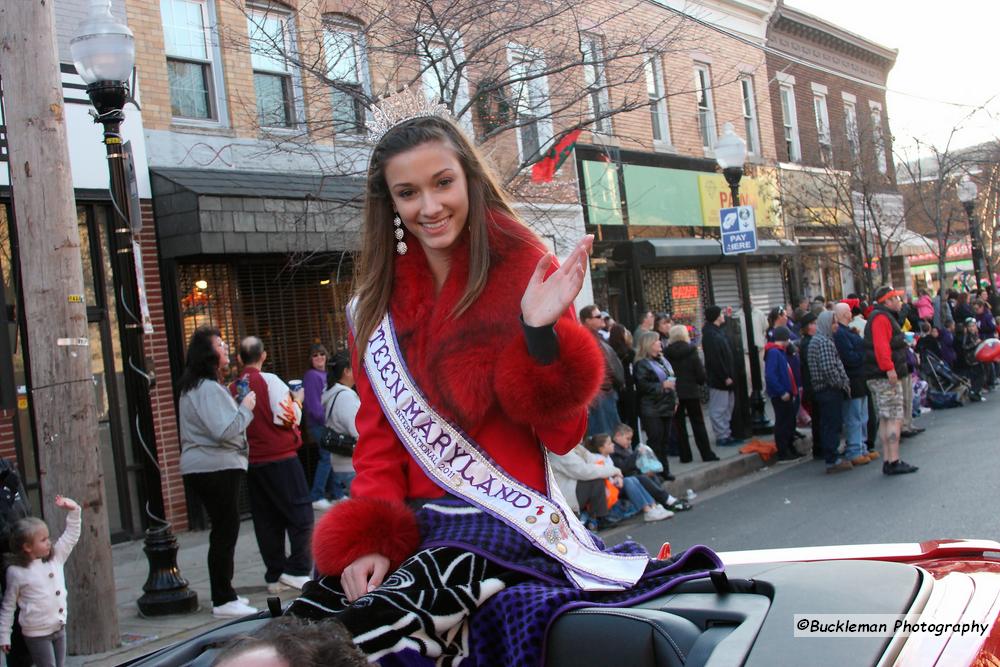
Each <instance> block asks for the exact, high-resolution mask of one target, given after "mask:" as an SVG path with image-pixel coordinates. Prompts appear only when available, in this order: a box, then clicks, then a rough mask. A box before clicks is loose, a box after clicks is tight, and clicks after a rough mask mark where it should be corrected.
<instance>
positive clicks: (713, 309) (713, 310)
mask: <svg viewBox="0 0 1000 667" xmlns="http://www.w3.org/2000/svg"><path fill="white" fill-rule="evenodd" d="M721 314H722V308H719V307H718V306H709V307H708V308H706V309H705V321H706V322H714V321H715V320H717V319H719V315H721Z"/></svg>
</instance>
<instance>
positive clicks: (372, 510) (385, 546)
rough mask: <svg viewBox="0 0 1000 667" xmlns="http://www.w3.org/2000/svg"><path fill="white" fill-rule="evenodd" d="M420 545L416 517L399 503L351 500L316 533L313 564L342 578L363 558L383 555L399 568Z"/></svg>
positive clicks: (322, 521)
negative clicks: (375, 554) (350, 567)
mask: <svg viewBox="0 0 1000 667" xmlns="http://www.w3.org/2000/svg"><path fill="white" fill-rule="evenodd" d="M419 546H420V530H419V528H418V527H417V517H416V515H415V514H414V513H413V511H411V510H410V508H409V507H407V506H406V505H404V504H403V503H401V502H398V501H391V500H383V499H381V498H352V499H350V500H345V501H344V502H341V503H338V504H337V505H336V506H334V507H333V508H331V509H330V510H329V511H328V512H327V513H326V514H324V515H323V518H322V519H320V520H319V522H318V523H317V524H316V528H315V530H314V531H313V540H312V550H313V562H315V563H316V569H317V570H318V571H319V573H320V574H321V575H339V574H340V573H341V572H343V571H344V568H345V567H347V566H348V565H350V564H351V563H353V562H354V561H355V560H357V559H358V558H360V557H361V556H365V555H368V554H372V553H377V554H382V555H383V556H385V557H386V558H388V559H389V561H390V563H391V567H390V571H392V570H395V569H396V568H398V567H399V566H400V565H401V564H402V562H403V561H404V560H406V559H407V558H409V557H410V556H412V555H413V554H414V553H415V552H416V550H417V547H419Z"/></svg>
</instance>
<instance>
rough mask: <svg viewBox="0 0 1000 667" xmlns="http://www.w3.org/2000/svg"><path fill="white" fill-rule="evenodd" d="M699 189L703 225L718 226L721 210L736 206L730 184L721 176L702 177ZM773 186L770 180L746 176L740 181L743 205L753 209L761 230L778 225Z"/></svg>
mask: <svg viewBox="0 0 1000 667" xmlns="http://www.w3.org/2000/svg"><path fill="white" fill-rule="evenodd" d="M698 190H699V193H700V194H701V215H702V224H703V225H705V226H706V227H718V226H719V211H720V210H722V209H724V208H729V207H731V206H734V204H733V203H732V196H730V194H729V184H728V183H726V179H725V177H724V176H723V175H722V174H700V175H699V176H698ZM775 191H776V189H775V187H774V184H773V183H772V182H771V181H770V180H769V179H763V178H751V177H744V178H743V179H742V180H741V181H740V202H739V203H740V205H741V206H753V208H754V215H755V216H756V218H757V226H758V227H775V226H777V224H778V216H777V213H776V205H775V197H774V193H775Z"/></svg>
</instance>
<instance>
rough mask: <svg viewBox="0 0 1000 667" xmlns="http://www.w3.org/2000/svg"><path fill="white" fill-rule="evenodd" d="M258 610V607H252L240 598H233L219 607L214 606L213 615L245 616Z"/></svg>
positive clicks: (223, 616)
mask: <svg viewBox="0 0 1000 667" xmlns="http://www.w3.org/2000/svg"><path fill="white" fill-rule="evenodd" d="M258 611H259V610H258V609H257V607H251V606H250V605H248V604H243V603H242V602H240V601H239V600H233V601H232V602H227V603H226V604H223V605H219V606H218V607H212V616H215V617H216V618H242V617H243V616H249V615H250V614H256V613H257V612H258Z"/></svg>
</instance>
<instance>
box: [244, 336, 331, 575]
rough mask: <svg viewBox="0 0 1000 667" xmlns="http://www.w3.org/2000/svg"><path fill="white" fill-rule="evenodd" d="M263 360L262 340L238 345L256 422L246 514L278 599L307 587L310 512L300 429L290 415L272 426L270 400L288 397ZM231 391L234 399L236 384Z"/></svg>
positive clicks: (250, 431) (251, 430)
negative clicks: (253, 399) (282, 395)
mask: <svg viewBox="0 0 1000 667" xmlns="http://www.w3.org/2000/svg"><path fill="white" fill-rule="evenodd" d="M266 360H267V352H265V351H264V343H263V342H262V341H261V340H260V338H257V337H256V336H250V337H248V338H244V339H243V340H242V341H241V342H240V361H242V362H243V374H242V375H241V376H240V377H241V379H245V380H247V381H249V384H250V391H253V392H255V393H256V394H257V405H256V406H255V407H254V410H253V416H254V418H253V421H252V422H250V426H248V427H247V442H248V443H249V445H250V457H249V458H250V466H249V468H248V469H247V491H248V492H249V495H250V513H251V515H252V517H253V530H254V534H255V535H256V536H257V547H258V548H259V549H260V555H261V558H263V559H264V566H265V567H266V568H267V569H266V571H265V573H264V581H266V582H267V592H268V593H279V592H281V591H283V590H288V589H289V588H299V589H301V588H302V586H303V585H304V584H305V583H306V582H307V581H309V578H310V577H309V574H310V572H311V570H312V558H311V557H310V553H309V542H310V539H311V537H312V529H313V511H312V503H311V501H310V499H309V487H308V486H307V485H306V474H305V471H304V470H303V469H302V463H301V462H300V461H299V457H298V450H299V447H301V446H302V435H301V433H300V432H299V427H298V424H296V423H294V420H292V421H291V422H289V419H290V415H286V414H282V415H279V416H278V419H277V420H276V419H275V415H274V409H273V408H272V404H273V400H272V399H280V397H279V396H278V393H279V392H287V391H288V388H287V386H286V385H285V384H284V383H283V382H282V381H281V380H279V379H278V377H277V376H275V375H274V374H272V373H261V370H260V369H261V367H262V366H263V365H264V362H265V361H266ZM229 389H230V391H231V392H232V393H233V395H234V396H235V395H236V394H237V391H238V389H237V383H235V382H234V383H233V384H232V385H230V388H229ZM272 394H274V396H273V397H272ZM286 407H287V406H286ZM278 422H280V423H278ZM286 534H287V535H288V541H289V543H290V544H291V553H289V554H286V553H285V535H286Z"/></svg>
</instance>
